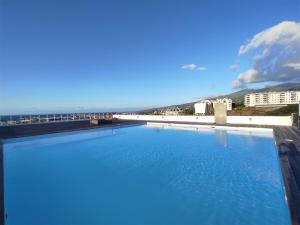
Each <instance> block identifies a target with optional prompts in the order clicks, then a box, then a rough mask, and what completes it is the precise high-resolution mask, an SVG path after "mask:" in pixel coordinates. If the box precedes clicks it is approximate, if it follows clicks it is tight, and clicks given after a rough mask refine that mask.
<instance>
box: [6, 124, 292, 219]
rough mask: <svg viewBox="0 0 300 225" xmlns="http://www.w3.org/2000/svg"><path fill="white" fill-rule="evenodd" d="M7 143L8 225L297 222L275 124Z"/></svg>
mask: <svg viewBox="0 0 300 225" xmlns="http://www.w3.org/2000/svg"><path fill="white" fill-rule="evenodd" d="M3 147H4V150H3V156H4V198H5V213H6V217H7V218H6V224H8V225H21V224H26V225H41V224H43V225H77V224H78V225H96V224H97V225H110V224H112V225H141V224H147V225H194V224H202V225H212V224H213V225H219V224H230V225H234V224H237V225H242V224H247V225H248V224H249V225H250V224H251V225H252V224H253V225H254V224H255V225H257V224H259V225H264V224H266V225H270V224H272V225H277V224H278V225H286V224H290V219H289V211H288V207H287V204H286V202H285V195H284V189H283V181H282V178H281V172H280V167H279V161H278V157H277V152H276V149H275V144H274V139H273V135H272V131H271V130H263V129H261V130H260V129H254V130H253V129H251V130H249V129H242V128H241V129H236V128H230V129H226V128H215V129H213V128H211V127H203V126H202V127H200V126H198V127H197V126H183V125H181V126H166V125H159V124H149V125H142V126H128V127H111V128H102V129H94V130H86V131H80V132H65V133H59V134H51V135H43V136H35V137H28V138H18V139H10V140H7V141H6V142H5V143H4V145H3Z"/></svg>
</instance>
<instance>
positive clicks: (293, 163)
mask: <svg viewBox="0 0 300 225" xmlns="http://www.w3.org/2000/svg"><path fill="white" fill-rule="evenodd" d="M273 132H274V138H275V142H276V146H277V150H278V155H279V160H280V164H281V171H282V174H283V179H284V184H285V192H286V196H287V200H288V205H289V208H290V214H291V220H292V224H293V225H300V130H299V129H298V128H296V127H275V128H274V129H273Z"/></svg>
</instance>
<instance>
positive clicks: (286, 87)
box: [140, 83, 300, 113]
mask: <svg viewBox="0 0 300 225" xmlns="http://www.w3.org/2000/svg"><path fill="white" fill-rule="evenodd" d="M271 91H300V83H285V84H279V85H275V86H269V87H264V88H261V89H244V90H241V91H237V92H233V93H230V94H227V95H220V96H217V97H213V98H207V99H210V100H213V99H217V98H230V99H232V101H233V102H234V103H235V104H237V105H240V104H243V103H244V96H245V95H246V94H250V93H254V92H257V93H259V92H271ZM194 104H195V102H189V103H184V104H180V105H172V106H178V107H180V108H183V109H186V108H191V107H193V106H194ZM167 107H171V106H165V107H160V108H153V109H148V110H143V111H140V112H141V113H153V112H154V111H157V110H163V109H165V108H167Z"/></svg>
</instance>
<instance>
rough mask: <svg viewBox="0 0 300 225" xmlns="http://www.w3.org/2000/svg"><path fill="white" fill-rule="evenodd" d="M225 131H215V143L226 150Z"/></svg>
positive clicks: (226, 138)
mask: <svg viewBox="0 0 300 225" xmlns="http://www.w3.org/2000/svg"><path fill="white" fill-rule="evenodd" d="M227 136H228V135H227V131H226V130H215V143H216V144H218V145H221V146H223V147H224V148H227V145H228V137H227Z"/></svg>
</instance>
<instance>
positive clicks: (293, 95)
mask: <svg viewBox="0 0 300 225" xmlns="http://www.w3.org/2000/svg"><path fill="white" fill-rule="evenodd" d="M299 101H300V91H283V92H264V93H251V94H248V95H245V101H244V104H245V106H271V105H289V104H298V103H299Z"/></svg>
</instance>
